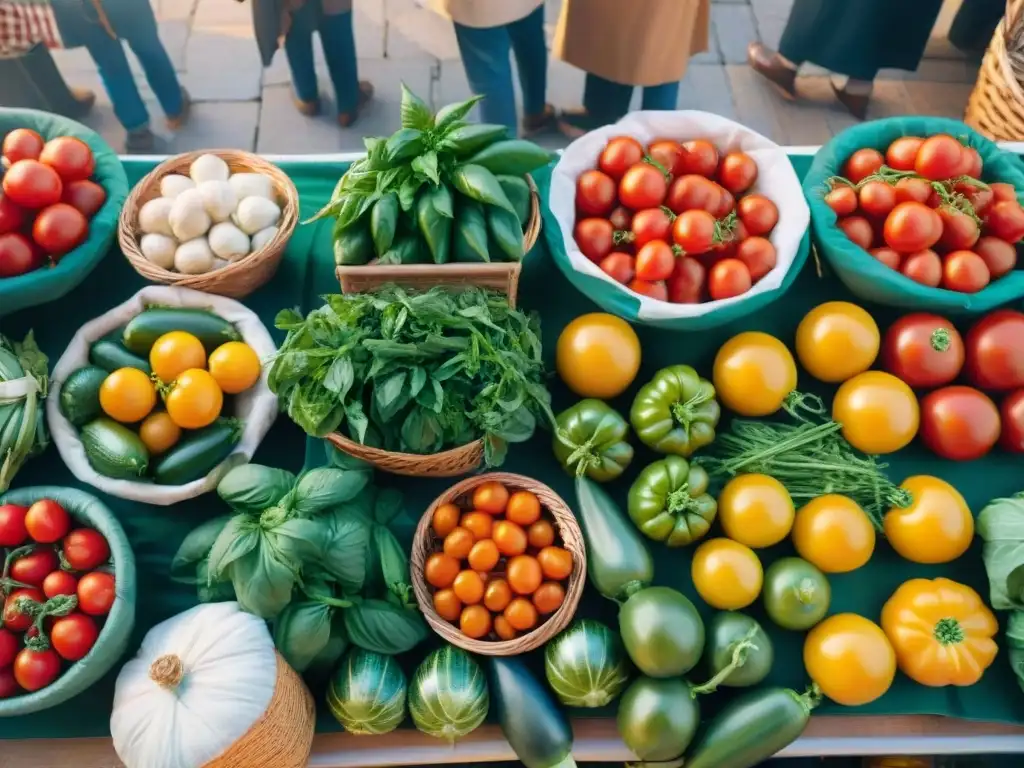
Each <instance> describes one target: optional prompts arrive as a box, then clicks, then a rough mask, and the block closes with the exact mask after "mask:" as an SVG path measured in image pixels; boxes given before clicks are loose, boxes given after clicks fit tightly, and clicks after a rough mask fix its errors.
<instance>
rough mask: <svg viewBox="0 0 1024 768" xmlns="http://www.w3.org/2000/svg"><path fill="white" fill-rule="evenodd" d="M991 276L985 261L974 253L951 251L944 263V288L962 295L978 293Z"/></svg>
mask: <svg viewBox="0 0 1024 768" xmlns="http://www.w3.org/2000/svg"><path fill="white" fill-rule="evenodd" d="M990 279H991V276H990V275H989V273H988V267H986V266H985V260H984V259H983V258H981V256H979V255H978V254H976V253H975V252H974V251H951V252H950V253H947V254H946V257H945V258H944V259H943V262H942V287H943V288H945V289H947V290H949V291H959V292H960V293H977V292H978V291H980V290H981V289H982V288H984V287H985V286H986V285H988V283H989V280H990Z"/></svg>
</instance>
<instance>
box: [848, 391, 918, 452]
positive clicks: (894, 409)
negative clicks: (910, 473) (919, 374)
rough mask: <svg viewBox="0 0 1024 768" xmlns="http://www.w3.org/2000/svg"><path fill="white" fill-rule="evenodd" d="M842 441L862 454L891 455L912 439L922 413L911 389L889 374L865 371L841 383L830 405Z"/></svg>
mask: <svg viewBox="0 0 1024 768" xmlns="http://www.w3.org/2000/svg"><path fill="white" fill-rule="evenodd" d="M832 418H833V419H834V420H835V421H838V422H839V423H840V424H842V425H843V437H845V438H846V440H847V442H849V443H850V445H852V446H853V447H854V448H856V449H857V450H859V451H863V452H864V453H869V454H881V453H893V452H894V451H898V450H900V449H901V448H903V447H905V446H906V445H908V444H909V443H910V441H911V440H913V439H914V435H916V434H917V428H918V426H919V425H920V420H921V411H920V408H919V406H918V403H917V398H916V397H915V396H914V392H913V390H911V389H910V387H908V386H907V385H906V383H904V382H903V381H900V380H899V379H897V378H896V377H895V376H893V375H892V374H890V373H884V372H882V371H865V372H864V373H860V374H858V375H856V376H854V377H853V378H852V379H848V380H846V381H845V382H843V384H842V386H840V387H839V390H838V391H837V392H836V396H835V398H834V399H833V401H832Z"/></svg>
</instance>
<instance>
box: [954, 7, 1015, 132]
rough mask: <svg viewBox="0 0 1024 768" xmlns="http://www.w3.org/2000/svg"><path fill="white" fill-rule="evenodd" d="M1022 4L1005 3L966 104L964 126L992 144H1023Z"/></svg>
mask: <svg viewBox="0 0 1024 768" xmlns="http://www.w3.org/2000/svg"><path fill="white" fill-rule="evenodd" d="M1022 83H1024V0H1008V1H1007V3H1006V15H1005V16H1003V19H1002V21H1000V22H999V26H997V27H996V31H995V34H994V35H992V42H991V43H989V46H988V50H987V51H986V52H985V58H984V59H983V60H982V63H981V69H980V70H979V71H978V80H977V82H976V83H975V85H974V90H973V91H971V98H970V100H969V101H968V102H967V111H966V113H965V115H964V122H965V123H967V124H968V125H969V126H971V127H972V128H974V129H975V130H976V131H978V132H979V133H982V134H984V135H985V136H988V137H989V138H990V139H992V140H994V141H1022V140H1024V88H1022V87H1021V84H1022Z"/></svg>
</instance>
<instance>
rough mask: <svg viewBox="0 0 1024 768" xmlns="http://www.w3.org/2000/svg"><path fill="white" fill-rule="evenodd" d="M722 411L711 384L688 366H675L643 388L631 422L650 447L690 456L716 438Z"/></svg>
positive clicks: (639, 393) (638, 394) (665, 369)
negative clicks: (716, 428)
mask: <svg viewBox="0 0 1024 768" xmlns="http://www.w3.org/2000/svg"><path fill="white" fill-rule="evenodd" d="M721 412H722V411H721V408H720V407H719V405H718V401H717V400H716V399H715V387H714V385H713V384H712V383H711V382H710V381H708V380H707V379H702V378H701V377H700V376H698V375H697V371H695V370H694V369H693V368H691V367H690V366H688V365H671V366H669V367H668V368H662V369H661V370H660V371H658V372H657V373H656V374H654V378H653V379H651V380H650V382H648V383H647V384H645V385H644V386H642V387H641V388H640V391H639V392H637V394H636V399H635V400H633V407H632V408H631V409H630V413H629V421H630V423H631V424H632V425H633V429H635V430H636V434H637V437H639V438H640V440H642V441H643V443H644V444H645V445H646V446H648V447H649V448H651V449H653V450H655V451H658V452H659V453H673V454H676V455H678V456H690V455H692V454H693V452H694V451H696V450H697V449H698V448H703V447H704V446H705V445H709V444H710V443H711V442H712V441H713V440H714V439H715V427H716V426H718V419H719V417H720V416H721Z"/></svg>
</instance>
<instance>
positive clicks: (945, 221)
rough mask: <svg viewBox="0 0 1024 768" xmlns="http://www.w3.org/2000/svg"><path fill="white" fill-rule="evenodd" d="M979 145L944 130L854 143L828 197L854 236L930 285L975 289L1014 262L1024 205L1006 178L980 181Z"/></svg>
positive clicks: (1022, 229) (892, 264) (874, 253)
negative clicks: (884, 144) (879, 143)
mask: <svg viewBox="0 0 1024 768" xmlns="http://www.w3.org/2000/svg"><path fill="white" fill-rule="evenodd" d="M981 175H982V159H981V155H980V154H979V153H978V150H976V149H974V148H973V147H968V146H964V145H963V144H961V143H960V142H959V141H958V140H957V139H955V138H954V137H952V136H949V135H946V134H937V135H935V136H929V137H927V138H922V137H919V136H903V137H901V138H898V139H896V140H895V141H894V142H892V144H890V145H889V147H888V148H887V149H886V151H885V153H884V154H883V153H882V152H879V151H878V150H877V149H871V148H865V149H858V150H857V151H856V152H854V153H853V155H851V156H850V158H849V159H848V160H847V161H846V165H845V166H844V168H843V177H835V178H833V179H832V180H831V189H830V190H829V191H828V192H827V194H826V195H825V202H826V203H828V205H829V206H830V207H831V208H832V210H833V211H835V212H836V215H837V216H838V217H839V221H838V226H839V228H840V229H842V231H843V232H844V233H845V234H846V236H847V237H848V238H850V240H851V241H853V242H854V243H856V244H857V245H859V246H860V247H861V248H864V249H865V250H867V251H868V252H869V253H870V254H871V255H872V256H874V257H875V258H876V259H877V260H878V261H880V262H881V263H882V264H885V265H886V266H887V267H890V268H891V269H895V270H898V271H899V272H901V273H902V274H904V275H906V276H907V277H908V278H910V279H911V280H914V281H916V282H918V283H920V284H922V285H927V286H929V287H932V288H938V287H942V288H946V289H948V290H951V291H959V292H961V293H976V292H977V291H980V290H981V289H982V288H984V287H985V286H986V285H988V284H989V283H990V282H991V281H992V280H996V279H998V278H1000V277H1002V276H1003V275H1005V274H1006V273H1008V272H1010V271H1011V270H1012V269H1013V268H1014V267H1015V266H1016V264H1017V248H1016V244H1017V243H1018V242H1019V241H1020V240H1021V239H1022V238H1024V208H1021V205H1020V203H1019V202H1018V200H1017V191H1016V190H1015V189H1014V188H1013V186H1012V185H1010V184H1004V183H999V182H997V183H993V184H985V183H983V182H982V181H981Z"/></svg>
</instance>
